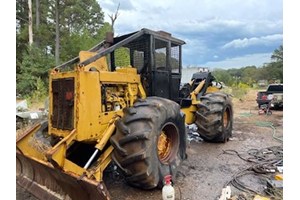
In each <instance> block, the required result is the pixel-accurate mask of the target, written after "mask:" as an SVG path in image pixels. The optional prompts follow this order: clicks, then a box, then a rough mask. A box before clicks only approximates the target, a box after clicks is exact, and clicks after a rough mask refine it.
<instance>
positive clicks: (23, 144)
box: [16, 124, 46, 161]
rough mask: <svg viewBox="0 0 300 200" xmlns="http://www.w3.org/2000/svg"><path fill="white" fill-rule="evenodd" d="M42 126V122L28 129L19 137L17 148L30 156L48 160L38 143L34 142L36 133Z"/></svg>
mask: <svg viewBox="0 0 300 200" xmlns="http://www.w3.org/2000/svg"><path fill="white" fill-rule="evenodd" d="M40 127H41V125H40V124H36V125H35V126H34V127H33V128H32V129H30V130H29V131H26V132H25V133H24V134H22V135H21V136H20V137H19V138H17V144H16V145H17V150H19V151H20V152H21V153H23V154H24V155H26V156H28V157H34V158H36V159H38V160H43V161H45V160H46V157H45V155H44V152H42V151H40V150H39V149H38V148H37V145H38V144H34V143H33V142H34V134H35V133H36V132H37V131H38V129H39V128H40Z"/></svg>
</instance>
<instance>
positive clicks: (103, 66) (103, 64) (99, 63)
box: [79, 51, 108, 71]
mask: <svg viewBox="0 0 300 200" xmlns="http://www.w3.org/2000/svg"><path fill="white" fill-rule="evenodd" d="M96 54H97V53H96V52H89V51H80V52H79V60H80V61H79V62H83V61H85V60H87V59H89V58H91V57H93V56H95V55H96ZM92 68H95V69H97V70H98V71H108V66H107V61H106V57H101V58H100V59H98V60H96V61H94V62H92V63H90V64H88V65H86V66H85V67H84V70H85V71H90V70H92Z"/></svg>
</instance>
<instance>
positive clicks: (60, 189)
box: [16, 150, 110, 200]
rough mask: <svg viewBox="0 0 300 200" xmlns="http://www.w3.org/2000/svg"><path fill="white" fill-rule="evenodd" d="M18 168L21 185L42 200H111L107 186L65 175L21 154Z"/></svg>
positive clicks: (18, 158) (19, 153) (18, 180)
mask: <svg viewBox="0 0 300 200" xmlns="http://www.w3.org/2000/svg"><path fill="white" fill-rule="evenodd" d="M16 164H17V166H16V167H17V168H16V170H17V173H16V174H17V177H16V179H17V184H18V185H20V186H21V187H23V188H24V189H25V190H27V191H28V192H30V193H31V194H32V195H34V196H35V197H37V198H38V199H43V200H44V199H55V200H56V199H75V200H77V199H78V200H86V199H93V200H94V199H110V196H109V193H108V191H107V189H106V186H105V184H104V183H103V182H96V181H92V180H89V179H87V178H85V177H78V176H75V175H72V174H68V173H65V172H63V171H61V170H59V169H57V168H54V167H53V166H52V165H51V164H50V163H49V164H48V163H46V162H45V163H41V162H39V161H37V160H34V159H31V158H29V157H26V156H25V155H23V154H22V153H21V152H20V151H18V150H17V159H16Z"/></svg>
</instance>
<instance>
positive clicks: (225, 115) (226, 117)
mask: <svg viewBox="0 0 300 200" xmlns="http://www.w3.org/2000/svg"><path fill="white" fill-rule="evenodd" d="M229 116H230V113H229V109H228V108H227V109H226V110H225V112H224V113H223V126H224V127H225V128H227V127H228V125H229V120H230V119H229Z"/></svg>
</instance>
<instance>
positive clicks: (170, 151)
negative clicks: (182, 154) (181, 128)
mask: <svg viewBox="0 0 300 200" xmlns="http://www.w3.org/2000/svg"><path fill="white" fill-rule="evenodd" d="M178 149H179V132H178V129H177V128H176V126H175V125H174V124H173V123H168V124H166V125H165V126H164V128H163V129H162V131H161V132H160V134H159V136H158V139H157V155H158V158H159V160H160V162H162V163H164V164H167V163H169V162H172V161H173V159H174V158H175V156H176V155H177V153H178Z"/></svg>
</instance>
